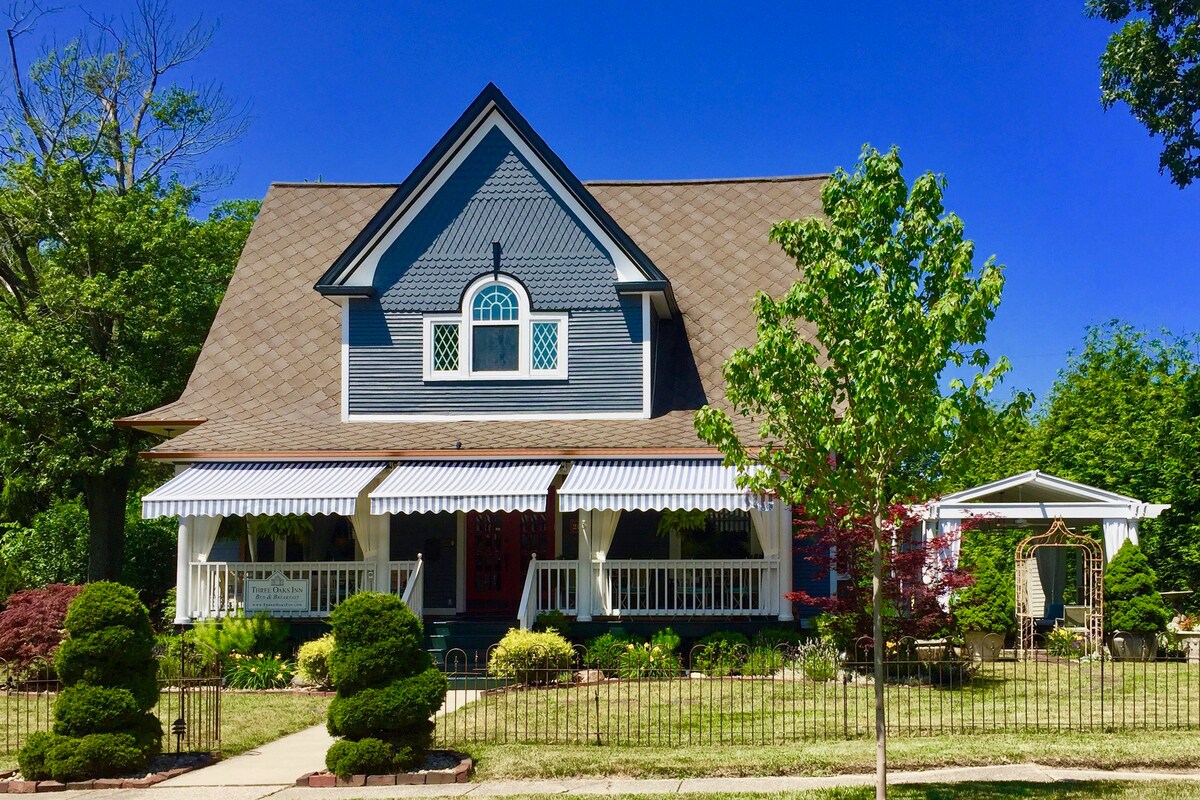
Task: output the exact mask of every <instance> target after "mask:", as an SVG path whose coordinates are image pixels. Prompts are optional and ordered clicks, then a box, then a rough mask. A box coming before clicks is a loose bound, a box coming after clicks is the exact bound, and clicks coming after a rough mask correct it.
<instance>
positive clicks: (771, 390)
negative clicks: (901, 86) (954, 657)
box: [696, 147, 1008, 796]
mask: <svg viewBox="0 0 1200 800" xmlns="http://www.w3.org/2000/svg"><path fill="white" fill-rule="evenodd" d="M901 167H902V164H901V160H900V155H899V153H898V152H897V151H896V150H895V149H893V150H892V151H891V152H889V153H886V154H881V153H879V152H878V151H876V150H874V149H872V148H870V147H865V148H864V149H863V153H862V156H861V158H860V159H859V164H858V166H857V168H856V169H855V170H854V172H853V173H847V172H846V171H844V170H840V169H839V170H838V171H837V172H836V173H834V175H833V176H832V177H831V178H830V179H829V180H828V181H827V182H826V184H825V186H824V187H823V188H822V190H821V202H822V208H823V210H824V213H825V218H818V217H811V218H808V219H802V220H789V221H783V222H778V223H776V224H775V225H774V226H773V227H772V229H771V239H772V241H774V242H776V243H778V244H779V245H780V246H781V247H782V248H783V251H784V252H785V253H787V254H788V255H789V256H790V257H792V258H793V259H795V261H796V266H797V267H798V268H799V270H800V271H801V272H802V274H803V279H802V280H797V281H796V283H795V284H793V286H792V287H791V289H790V290H789V291H788V292H787V293H786V294H784V295H783V296H782V297H780V298H778V299H776V298H772V297H770V296H767V295H765V294H761V293H760V294H759V295H758V297H757V299H756V300H755V303H754V311H755V314H756V316H757V317H758V331H757V332H758V341H757V343H756V344H754V345H753V346H751V347H748V348H743V349H739V350H737V351H736V352H735V353H734V354H733V355H732V357H731V358H730V359H729V361H728V362H727V363H726V365H725V369H724V373H725V380H726V396H727V398H728V400H729V403H730V405H731V406H732V409H733V412H734V413H736V414H738V415H739V416H744V417H750V418H752V419H753V420H754V422H755V423H757V425H756V427H757V430H756V431H755V433H756V434H757V435H755V436H750V437H747V440H746V441H744V440H743V438H742V435H741V434H739V432H738V428H736V427H735V425H734V422H733V419H732V418H731V416H730V414H729V413H728V412H727V411H725V410H724V409H721V408H717V407H714V406H706V407H704V408H702V409H701V410H700V411H698V412H697V416H696V428H697V430H698V432H699V434H700V436H701V437H702V438H703V439H705V440H706V441H708V442H710V443H712V444H713V445H715V446H716V447H717V448H718V449H719V450H720V451H721V452H722V453H723V454H724V455H725V458H726V461H728V462H730V463H732V464H734V465H737V466H738V467H741V468H742V469H741V472H742V474H743V476H744V478H743V480H744V482H745V484H746V485H747V487H749V488H752V489H755V490H760V491H767V492H772V493H775V494H777V495H779V496H780V497H782V498H783V500H784V501H785V502H788V503H790V504H792V505H794V506H802V507H803V508H805V509H806V510H807V512H808V513H809V514H811V515H814V517H815V518H817V519H818V520H820V519H823V518H826V517H827V516H828V515H829V514H830V512H831V510H832V509H834V508H837V507H838V506H845V507H846V508H847V510H848V513H849V515H850V517H852V518H853V517H866V518H867V519H869V520H870V524H871V528H872V532H873V558H872V561H873V570H872V572H873V576H874V578H873V598H874V602H873V605H874V618H875V622H874V629H873V633H874V641H875V642H876V643H877V645H878V642H880V640H881V639H882V635H883V630H882V610H883V604H884V597H883V591H882V576H881V572H882V563H883V550H884V543H885V542H886V541H889V540H890V534H891V530H890V528H889V526H888V519H887V516H886V515H887V509H888V507H889V506H890V505H891V504H892V503H893V502H895V501H897V500H904V499H907V497H908V495H909V494H910V493H914V492H916V491H918V490H921V489H923V488H924V487H923V486H920V485H916V484H917V482H918V481H917V480H916V479H914V481H913V483H914V485H911V486H908V487H903V488H904V489H907V491H903V490H902V487H898V486H897V485H896V483H895V481H894V480H893V475H894V474H895V473H896V472H897V470H899V469H900V468H902V466H903V465H904V464H906V463H911V462H913V461H918V460H921V459H922V458H927V456H926V454H927V453H928V451H929V442H930V441H931V440H932V441H936V442H939V443H940V444H941V445H942V450H941V452H940V453H939V454H938V455H937V456H936V457H935V458H934V459H933V460H932V461H933V464H932V465H933V466H934V467H936V466H937V464H938V463H939V462H940V461H941V460H942V459H944V458H946V456H947V454H949V453H955V452H959V451H961V450H962V449H963V448H964V447H965V446H966V444H967V443H968V441H969V440H970V438H971V436H972V435H973V434H974V433H975V432H976V430H977V427H978V423H979V420H981V419H984V418H985V417H984V415H983V414H982V411H983V409H984V405H985V400H984V398H985V396H986V395H987V394H988V393H989V392H990V391H991V389H992V387H993V386H994V384H995V382H996V381H997V380H998V379H999V378H1000V376H1001V375H1002V374H1003V373H1004V371H1005V370H1006V369H1007V368H1008V362H1007V360H1005V359H1000V360H999V362H997V363H996V364H994V365H993V364H991V361H990V359H989V357H988V355H987V353H986V352H985V351H984V350H983V349H982V347H981V345H982V343H983V341H984V338H985V335H986V332H987V324H988V322H989V321H990V320H991V319H992V317H993V316H994V314H995V310H996V307H997V305H998V304H999V302H1000V294H1001V290H1002V289H1003V286H1004V277H1003V272H1002V268H1001V267H999V266H997V265H996V264H995V263H994V262H993V261H992V260H991V259H988V260H987V261H986V262H985V263H984V264H983V265H982V266H977V265H976V263H975V247H974V245H973V243H972V242H970V241H969V240H967V239H965V238H964V236H963V223H962V220H960V219H959V218H958V217H957V216H956V215H954V214H952V213H947V212H946V210H945V207H944V206H943V204H942V193H943V191H944V188H945V179H944V178H943V177H940V176H936V175H933V174H931V173H926V174H924V175H922V176H920V177H918V178H917V179H916V180H915V181H913V183H912V186H911V187H910V186H909V185H908V184H907V183H906V181H905V180H904V178H903V176H902V175H901ZM951 368H963V369H967V370H969V371H971V372H974V373H975V374H974V375H973V377H971V378H970V382H969V383H968V382H964V381H963V380H962V379H960V378H955V379H954V380H952V381H950V382H949V388H948V390H946V391H944V392H943V391H942V380H943V376H945V375H946V372H947V370H948V369H951ZM755 440H757V441H755ZM760 443H761V444H760ZM831 454H836V456H834V455H831ZM918 477H919V476H918ZM874 651H875V727H876V741H877V774H878V785H877V794H878V795H879V796H885V795H886V743H885V736H886V727H885V719H884V705H883V683H884V680H883V677H884V676H883V658H882V648H881V647H879V646H876V647H875V648H874Z"/></svg>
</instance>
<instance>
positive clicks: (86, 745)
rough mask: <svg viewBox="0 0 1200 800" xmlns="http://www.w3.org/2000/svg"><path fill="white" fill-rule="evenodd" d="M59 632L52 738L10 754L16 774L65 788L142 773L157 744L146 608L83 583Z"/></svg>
mask: <svg viewBox="0 0 1200 800" xmlns="http://www.w3.org/2000/svg"><path fill="white" fill-rule="evenodd" d="M64 628H65V630H66V634H67V638H66V639H65V640H64V641H63V643H62V646H61V647H60V648H59V649H58V652H57V654H56V655H55V667H56V668H57V670H58V676H59V679H60V680H61V681H62V684H63V690H62V692H61V693H60V694H59V696H58V700H57V701H56V702H55V704H54V729H53V733H47V734H42V735H39V736H37V737H36V738H35V737H32V736H31V737H30V738H29V740H28V741H27V743H26V744H25V746H24V747H23V748H22V749H21V751H20V752H19V753H18V755H17V759H18V762H19V764H20V766H21V774H22V775H24V776H25V778H26V779H27V780H43V779H46V778H54V779H55V780H58V781H72V780H80V779H84V778H105V777H112V776H115V775H120V774H122V773H126V772H130V771H132V770H136V769H141V768H142V767H145V766H146V764H147V763H148V762H149V760H150V758H151V757H152V756H154V755H157V753H158V752H159V748H160V746H161V739H162V727H161V725H160V724H159V721H158V719H157V718H156V717H155V716H154V715H153V714H151V713H150V709H151V708H153V707H154V704H155V703H156V702H157V701H158V681H157V670H158V664H157V662H156V661H155V659H154V653H153V648H154V633H153V631H152V630H151V628H150V616H149V614H148V613H147V612H146V607H145V606H144V605H142V603H141V601H140V600H138V596H137V593H136V592H135V591H134V590H133V589H130V588H129V587H127V586H122V585H120V584H117V583H108V582H98V583H93V584H89V585H88V586H87V587H85V588H84V590H83V591H82V592H80V593H79V596H78V597H76V598H75V599H74V600H73V601H72V602H71V605H70V606H69V607H68V609H67V616H66V621H65V623H64Z"/></svg>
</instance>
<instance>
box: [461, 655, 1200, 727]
mask: <svg viewBox="0 0 1200 800" xmlns="http://www.w3.org/2000/svg"><path fill="white" fill-rule="evenodd" d="M950 680H951V681H952V682H951V683H949V684H948V685H940V686H939V685H931V684H930V683H929V682H928V681H927V680H926V681H925V682H921V681H920V680H919V679H909V680H905V681H901V680H895V681H893V682H889V684H888V686H887V689H886V695H887V705H888V719H889V726H890V729H891V731H892V732H893V733H897V734H906V735H913V734H919V735H926V736H928V735H949V734H964V733H979V732H988V733H996V732H1006V731H1007V732H1023V731H1029V730H1033V731H1040V732H1044V733H1059V732H1064V731H1081V730H1082V731H1106V730H1128V729H1137V728H1149V729H1166V728H1188V727H1197V728H1200V665H1196V664H1185V663H1179V662H1158V663H1150V664H1141V663H1106V664H1100V663H1099V662H1078V661H1049V662H1047V661H1019V662H1018V661H1010V662H997V663H995V664H982V665H978V666H977V668H976V672H975V674H974V676H973V678H971V679H970V680H969V681H968V682H966V683H965V684H964V683H962V681H961V677H960V676H959V675H958V674H957V673H952V674H951V675H950ZM872 694H873V688H872V686H871V684H870V682H869V681H867V680H855V681H850V682H848V683H844V682H843V681H841V680H833V681H819V682H818V681H810V680H807V679H804V678H803V677H799V678H797V679H771V678H756V679H737V678H733V679H706V678H701V679H688V678H672V679H669V680H623V681H610V682H605V683H602V684H599V685H552V686H549V687H544V688H534V689H520V688H518V689H507V690H500V691H493V692H486V693H484V694H483V695H482V696H481V697H480V698H479V699H477V700H476V701H475V702H472V703H469V704H467V705H465V706H464V707H462V708H460V709H459V710H457V711H456V712H454V713H453V714H449V715H447V716H446V717H444V718H441V719H439V720H438V738H439V739H440V740H441V741H443V742H445V743H448V744H462V743H465V742H494V743H508V742H524V743H538V744H572V743H578V744H596V743H600V744H602V745H608V744H633V745H639V746H646V745H652V746H657V745H683V746H691V745H702V744H714V745H716V744H735V745H736V744H779V743H786V742H803V741H812V740H829V739H839V738H840V739H854V738H858V737H864V736H868V735H870V734H871V732H872V731H873V724H874V719H873V713H874V712H873V698H872Z"/></svg>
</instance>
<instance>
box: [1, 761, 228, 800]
mask: <svg viewBox="0 0 1200 800" xmlns="http://www.w3.org/2000/svg"><path fill="white" fill-rule="evenodd" d="M200 766H207V764H203V765H199V766H195V767H175V768H174V769H169V770H166V771H165V772H152V773H150V774H149V775H146V776H145V777H142V778H95V779H93V780H90V781H71V782H69V783H61V782H59V781H10V780H5V779H6V778H11V777H12V776H13V775H16V774H17V771H16V770H9V771H8V772H0V794H41V793H43V792H63V791H66V790H68V789H70V790H71V791H75V790H77V789H149V788H150V787H151V786H154V785H156V784H159V783H162V782H163V781H165V780H167V779H169V778H177V777H179V776H180V775H182V774H184V773H185V772H191V771H192V770H194V769H199V768H200Z"/></svg>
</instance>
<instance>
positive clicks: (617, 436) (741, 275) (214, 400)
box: [133, 177, 822, 457]
mask: <svg viewBox="0 0 1200 800" xmlns="http://www.w3.org/2000/svg"><path fill="white" fill-rule="evenodd" d="M821 182H822V177H805V178H778V179H752V180H719V181H681V182H596V183H591V184H588V189H589V190H590V191H591V192H592V193H593V194H594V195H595V197H596V199H597V200H598V201H599V202H600V204H601V205H602V206H603V207H604V208H605V210H607V211H608V213H609V214H610V215H611V216H612V217H613V218H614V219H615V220H616V222H617V223H618V224H619V225H620V226H621V227H622V228H623V229H624V230H625V231H626V232H627V233H628V234H629V236H630V237H631V238H632V239H633V240H634V241H635V242H637V244H638V246H639V247H641V248H642V250H643V251H644V252H645V253H646V254H647V255H648V256H649V257H650V259H651V260H652V261H653V262H654V263H655V265H656V266H657V267H658V268H659V269H660V270H662V271H663V272H664V273H665V274H666V275H667V276H668V277H669V278H670V280H671V285H672V287H673V289H674V292H675V297H676V299H677V301H678V303H679V308H680V312H681V315H682V318H683V320H682V321H683V324H684V328H685V329H686V331H687V339H688V344H689V345H690V349H691V353H692V356H693V357H694V359H695V372H696V376H697V377H698V379H699V386H700V388H701V389H702V391H703V394H704V396H705V398H707V400H708V401H709V402H714V403H722V402H723V396H724V395H723V382H722V377H721V365H722V364H723V362H724V360H725V359H726V358H727V357H728V356H729V354H730V353H731V352H733V350H734V349H735V348H736V347H739V346H743V345H747V344H750V343H752V342H753V341H754V318H753V314H752V313H751V302H752V300H753V298H754V294H755V292H756V291H758V290H762V291H766V292H770V293H773V294H779V293H781V292H783V291H784V290H786V289H787V287H788V286H789V285H790V284H791V281H792V280H794V279H795V278H796V277H797V273H796V269H795V266H794V265H793V264H792V263H791V262H790V260H789V259H787V258H786V257H785V256H784V255H783V254H782V253H781V252H780V251H779V249H778V247H777V246H775V245H772V244H771V243H770V242H769V241H768V240H767V233H768V231H769V229H770V226H771V223H772V222H774V221H775V220H777V219H782V218H785V217H791V218H796V217H802V216H808V215H812V214H816V213H819V211H820V186H821ZM394 188H395V187H394V186H390V185H336V184H320V183H314V184H276V185H273V186H272V187H271V189H270V191H269V192H268V194H267V197H266V199H265V201H264V203H263V207H262V211H261V212H260V214H259V217H258V220H257V222H256V223H255V225H254V229H253V231H252V232H251V234H250V238H249V240H248V241H247V243H246V248H245V250H244V251H243V253H242V257H241V259H240V261H239V262H238V266H237V269H236V270H235V272H234V276H233V279H232V281H231V282H230V284H229V290H228V292H227V293H226V296H225V300H224V302H223V303H222V304H221V308H220V310H219V311H218V313H217V317H216V320H215V321H214V322H213V326H212V329H211V330H210V331H209V335H208V339H207V341H206V342H205V344H204V348H203V350H202V352H201V354H200V357H199V359H198V361H197V363H196V367H195V369H194V371H193V372H192V376H191V380H190V381H189V382H188V386H187V388H186V390H185V391H184V393H183V396H182V397H181V398H180V399H179V400H178V401H176V402H175V403H171V404H169V405H167V406H164V407H162V408H159V409H155V410H154V411H150V412H147V413H145V414H141V415H138V416H137V417H135V418H133V419H135V420H137V421H138V422H140V423H142V424H148V423H151V422H154V421H178V420H197V419H204V420H207V421H206V422H204V423H203V424H201V425H199V426H197V427H194V428H192V429H190V430H188V431H186V432H184V433H182V434H180V435H178V436H176V437H175V438H173V439H170V440H168V441H166V442H163V443H162V444H160V445H159V446H158V447H156V448H155V451H156V453H158V454H161V455H163V456H166V457H170V456H171V455H179V454H183V453H189V454H196V453H204V454H212V455H219V454H234V453H239V454H241V453H279V454H287V453H323V452H345V451H360V452H364V453H366V452H376V453H377V452H399V451H404V452H412V451H439V450H456V449H460V448H461V451H468V452H469V451H480V450H487V451H493V450H514V449H515V450H538V451H546V450H554V451H568V452H569V451H586V450H609V449H617V450H639V449H648V450H695V449H706V448H707V445H705V444H704V443H703V442H701V441H700V440H699V439H697V438H696V435H695V433H694V431H693V428H692V416H693V411H692V407H691V406H689V407H687V408H676V409H669V408H668V409H665V410H664V411H663V413H660V414H658V415H657V416H655V417H654V418H652V419H647V420H611V421H610V420H587V421H544V422H542V421H539V422H458V423H445V422H439V423H432V422H431V423H361V422H356V423H343V422H341V418H340V405H339V392H340V387H339V381H340V363H341V361H340V341H341V338H340V331H339V324H340V320H339V310H338V306H337V305H335V304H334V303H332V302H330V301H329V300H326V299H325V298H323V297H322V296H321V295H319V294H318V293H317V292H315V291H314V290H313V288H312V286H313V283H314V282H315V281H316V279H317V278H319V277H320V276H321V274H322V273H323V272H324V271H325V270H326V269H327V268H328V266H329V265H330V264H331V263H332V262H333V260H334V259H335V258H336V257H337V256H338V255H339V254H340V253H341V252H342V250H343V249H345V247H346V246H347V245H348V244H349V242H350V240H351V239H353V238H354V236H355V235H356V234H357V233H358V231H359V230H361V229H362V227H363V226H364V225H366V223H367V221H368V220H369V219H370V218H371V216H372V215H373V214H374V213H375V212H376V211H377V210H378V209H379V207H380V206H382V205H383V203H384V202H385V201H386V200H387V198H388V197H389V196H390V195H391V194H392V192H393V191H394Z"/></svg>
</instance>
